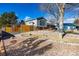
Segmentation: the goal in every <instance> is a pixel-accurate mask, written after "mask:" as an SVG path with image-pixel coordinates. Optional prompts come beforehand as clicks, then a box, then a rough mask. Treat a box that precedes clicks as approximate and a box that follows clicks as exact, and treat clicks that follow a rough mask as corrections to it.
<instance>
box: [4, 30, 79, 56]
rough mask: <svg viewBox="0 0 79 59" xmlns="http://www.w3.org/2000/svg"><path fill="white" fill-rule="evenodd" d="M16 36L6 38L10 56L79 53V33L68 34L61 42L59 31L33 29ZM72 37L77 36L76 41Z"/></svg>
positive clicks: (70, 54)
mask: <svg viewBox="0 0 79 59" xmlns="http://www.w3.org/2000/svg"><path fill="white" fill-rule="evenodd" d="M15 36H16V37H15V38H14V39H12V38H10V39H6V40H4V42H5V46H6V51H7V55H8V56H61V55H62V56H72V55H75V56H78V55H79V44H78V42H77V40H79V39H78V37H79V36H78V35H73V34H67V35H66V36H65V37H64V38H63V39H62V42H61V43H60V41H61V40H60V39H59V32H57V31H56V32H53V31H48V30H42V31H32V32H26V33H21V34H16V35H15ZM72 36H73V37H72ZM76 36H77V37H76ZM70 37H71V38H74V37H76V38H75V40H76V41H74V40H72V39H70ZM69 39H70V40H69Z"/></svg>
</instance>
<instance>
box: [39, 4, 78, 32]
mask: <svg viewBox="0 0 79 59" xmlns="http://www.w3.org/2000/svg"><path fill="white" fill-rule="evenodd" d="M77 7H79V4H73V3H47V4H41V5H40V8H41V10H43V11H45V12H48V13H50V14H52V15H53V16H54V17H55V18H56V20H57V24H58V25H59V29H58V30H59V32H60V33H63V21H64V12H67V11H68V12H69V11H71V10H73V9H74V8H77Z"/></svg>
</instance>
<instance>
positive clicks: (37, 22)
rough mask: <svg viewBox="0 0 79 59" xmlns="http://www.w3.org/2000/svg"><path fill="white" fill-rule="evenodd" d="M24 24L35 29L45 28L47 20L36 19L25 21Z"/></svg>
mask: <svg viewBox="0 0 79 59" xmlns="http://www.w3.org/2000/svg"><path fill="white" fill-rule="evenodd" d="M25 24H26V25H30V26H35V27H47V20H46V19H45V18H43V17H39V18H36V19H31V20H26V21H25Z"/></svg>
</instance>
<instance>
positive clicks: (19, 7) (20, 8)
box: [0, 3, 45, 19]
mask: <svg viewBox="0 0 79 59" xmlns="http://www.w3.org/2000/svg"><path fill="white" fill-rule="evenodd" d="M10 11H14V12H15V13H16V15H17V16H18V17H19V18H20V19H24V18H25V17H26V16H29V17H32V18H37V17H40V16H44V14H45V13H44V12H42V11H40V8H39V4H33V3H30V4H29V3H26V4H23V3H17V4H12V3H11V4H6V3H5V4H0V14H2V13H3V12H10Z"/></svg>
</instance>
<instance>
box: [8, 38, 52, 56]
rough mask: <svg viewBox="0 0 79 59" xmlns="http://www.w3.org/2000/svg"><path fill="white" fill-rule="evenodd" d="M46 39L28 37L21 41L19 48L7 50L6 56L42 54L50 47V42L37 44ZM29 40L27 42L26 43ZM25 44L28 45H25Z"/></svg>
mask: <svg viewBox="0 0 79 59" xmlns="http://www.w3.org/2000/svg"><path fill="white" fill-rule="evenodd" d="M32 39H33V40H32ZM45 41H47V40H46V39H45V40H37V39H34V38H29V39H27V40H26V41H24V42H22V44H23V45H22V44H20V45H22V46H21V48H18V49H11V50H9V51H7V55H8V56H10V55H11V56H33V55H36V54H37V55H42V54H43V53H44V52H45V51H47V50H48V49H51V48H52V43H49V44H46V45H45V46H42V47H39V44H41V43H43V42H45ZM28 42H29V43H28ZM25 44H27V45H28V46H25Z"/></svg>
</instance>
